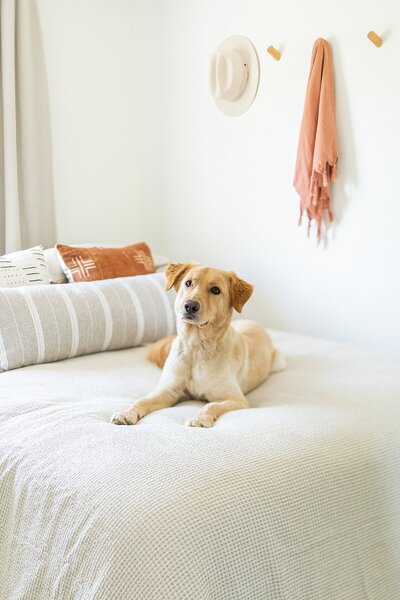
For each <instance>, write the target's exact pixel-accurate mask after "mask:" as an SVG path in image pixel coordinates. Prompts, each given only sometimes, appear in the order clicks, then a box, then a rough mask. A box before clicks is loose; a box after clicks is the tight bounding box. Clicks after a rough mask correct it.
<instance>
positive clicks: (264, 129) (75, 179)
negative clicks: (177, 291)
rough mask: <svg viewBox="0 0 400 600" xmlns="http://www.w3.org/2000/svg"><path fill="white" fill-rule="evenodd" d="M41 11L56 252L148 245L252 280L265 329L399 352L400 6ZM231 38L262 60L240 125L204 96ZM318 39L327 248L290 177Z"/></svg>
mask: <svg viewBox="0 0 400 600" xmlns="http://www.w3.org/2000/svg"><path fill="white" fill-rule="evenodd" d="M36 1H37V4H38V12H39V18H40V22H41V27H42V35H43V45H44V50H45V60H46V65H47V72H48V85H49V100H50V110H51V125H52V139H53V164H54V184H55V196H56V217H57V228H58V239H59V240H60V241H67V242H82V241H87V242H91V241H93V242H96V241H97V242H98V241H109V242H115V243H124V242H130V241H134V240H142V239H143V240H146V241H148V242H149V243H150V244H151V245H152V246H153V248H154V250H156V251H158V252H162V253H168V254H169V255H170V256H171V257H173V258H175V259H178V260H187V259H191V258H195V259H197V260H200V261H203V262H205V263H208V264H213V265H216V266H221V267H223V268H228V269H234V270H236V271H237V272H238V273H239V274H240V275H242V276H243V277H246V278H248V280H249V281H251V282H253V283H254V284H255V285H256V289H255V293H254V296H253V298H252V300H251V302H250V303H249V305H248V309H247V314H248V315H249V316H250V317H253V318H256V319H258V320H260V321H261V322H264V323H266V324H268V325H270V326H273V327H278V328H284V329H292V330H294V331H300V332H307V333H311V334H316V335H321V336H327V337H332V338H338V339H343V340H349V341H352V340H354V341H361V342H367V343H375V344H378V345H383V346H386V347H398V346H399V345H400V344H399V339H400V316H399V304H400V284H399V268H398V259H399V257H400V235H399V233H398V231H399V219H400V192H399V184H398V174H399V171H400V168H399V158H400V152H399V148H398V146H399V143H398V140H399V139H400V116H399V115H400V110H399V106H400V88H399V77H398V71H399V61H400V27H399V23H400V4H399V3H398V0H381V2H375V1H372V0H364V1H361V0H359V1H355V0H353V1H352V2H344V1H343V0H336V2H334V3H332V2H327V0H318V1H317V0H306V1H302V2H299V1H297V0H282V1H281V2H279V3H277V2H273V1H272V0H218V1H217V2H216V1H215V0H201V2H199V1H198V0H196V1H195V0H113V1H112V2H110V1H109V0H36ZM370 29H374V30H375V31H377V32H378V33H379V34H382V35H383V37H384V40H385V41H384V45H383V46H382V48H380V49H377V48H375V47H374V46H373V45H372V44H371V43H370V42H369V41H368V40H367V38H366V34H367V32H368V31H369V30H370ZM232 34H242V35H246V36H248V37H249V38H250V39H251V40H252V41H253V43H254V44H255V46H256V48H257V50H258V52H259V58H260V66H261V80H260V88H259V93H258V96H257V98H256V100H255V103H254V105H253V106H252V107H251V109H250V110H249V111H248V112H247V113H245V114H244V115H243V116H241V117H236V118H229V117H226V116H225V115H223V114H222V113H220V112H219V111H218V109H217V108H216V107H215V105H214V103H213V100H212V98H211V96H210V95H209V92H208V61H209V56H210V54H211V53H212V52H213V51H214V50H215V49H216V47H217V46H218V44H219V43H220V42H221V41H222V40H223V39H224V38H225V37H227V36H230V35H232ZM319 36H322V37H326V38H327V39H328V40H329V41H330V42H331V43H332V46H333V53H334V67H335V80H336V94H337V121H338V133H339V143H340V177H339V180H338V181H337V183H335V184H334V190H333V197H334V201H333V208H334V212H335V215H336V224H335V226H334V227H333V228H332V229H331V231H330V233H329V236H328V243H327V244H321V246H320V247H318V248H317V247H316V244H315V241H314V238H312V239H307V237H306V231H305V226H304V227H303V228H301V229H299V228H298V227H297V217H298V199H297V197H296V193H295V191H294V189H293V187H292V180H293V170H294V163H295V156H296V148H297V140H298V132H299V127H300V121H301V116H302V109H303V102H304V94H305V87H306V82H307V77H308V70H309V63H310V56H311V49H312V45H313V42H314V40H315V39H316V38H317V37H319ZM269 44H273V45H275V46H277V47H278V48H280V49H281V50H282V59H281V61H280V62H279V63H278V62H276V61H274V60H273V59H272V58H271V57H270V56H269V55H268V54H267V53H266V52H265V48H266V46H268V45H269Z"/></svg>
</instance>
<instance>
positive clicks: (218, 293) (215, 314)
mask: <svg viewBox="0 0 400 600" xmlns="http://www.w3.org/2000/svg"><path fill="white" fill-rule="evenodd" d="M165 274H166V277H167V285H166V289H167V290H170V289H171V288H172V287H174V288H175V289H176V291H177V292H178V294H177V298H176V302H175V310H176V315H177V318H178V320H180V321H182V322H183V323H186V324H188V325H195V326H197V327H201V328H203V327H206V326H207V325H208V324H214V325H218V324H220V323H223V322H225V321H227V320H229V319H230V316H231V313H232V309H233V308H234V309H235V310H237V311H238V312H241V311H242V308H243V306H244V304H245V303H246V302H247V300H248V299H249V298H250V296H251V294H252V293H253V286H252V285H250V283H247V282H246V281H244V280H243V279H241V278H240V277H238V276H237V275H236V273H233V272H232V271H221V270H220V269H212V268H210V267H203V266H202V265H198V264H195V263H184V264H182V263H170V264H168V265H167V267H166V269H165Z"/></svg>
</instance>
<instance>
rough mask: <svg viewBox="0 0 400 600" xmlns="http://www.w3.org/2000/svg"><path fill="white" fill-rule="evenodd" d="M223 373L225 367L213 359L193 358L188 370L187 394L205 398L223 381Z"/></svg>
mask: <svg viewBox="0 0 400 600" xmlns="http://www.w3.org/2000/svg"><path fill="white" fill-rule="evenodd" d="M225 371H226V368H225V366H224V365H222V364H221V362H220V361H218V360H216V359H215V358H211V359H208V360H206V359H205V358H204V356H200V357H193V360H192V361H191V363H190V365H189V369H188V378H187V390H188V392H189V393H190V394H191V395H192V396H194V397H195V398H200V397H201V398H207V397H208V396H210V393H211V392H212V391H213V390H215V388H216V387H218V385H219V383H220V382H221V380H223V379H225V377H226V373H225Z"/></svg>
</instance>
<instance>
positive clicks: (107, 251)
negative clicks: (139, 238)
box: [56, 242, 156, 283]
mask: <svg viewBox="0 0 400 600" xmlns="http://www.w3.org/2000/svg"><path fill="white" fill-rule="evenodd" d="M56 248H57V251H58V255H59V257H60V262H61V266H62V268H63V271H64V273H65V274H66V276H67V279H68V281H69V282H70V283H73V282H74V281H96V280H98V279H113V278H114V277H129V276H130V275H147V274H148V273H155V271H156V269H155V266H154V263H153V258H152V256H151V252H150V248H149V247H148V245H147V244H145V243H144V242H142V243H140V244H132V245H131V246H123V247H122V248H98V247H93V248H79V247H76V246H66V245H65V244H56Z"/></svg>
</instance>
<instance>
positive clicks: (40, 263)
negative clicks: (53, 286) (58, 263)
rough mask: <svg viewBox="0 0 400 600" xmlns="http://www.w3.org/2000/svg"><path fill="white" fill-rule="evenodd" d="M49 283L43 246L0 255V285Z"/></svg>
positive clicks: (15, 285)
mask: <svg viewBox="0 0 400 600" xmlns="http://www.w3.org/2000/svg"><path fill="white" fill-rule="evenodd" d="M44 283H46V284H47V283H50V279H49V274H48V271H47V266H46V261H45V258H44V253H43V246H35V247H34V248H29V249H28V250H19V251H18V252H11V253H10V254H4V255H3V256H0V287H17V286H20V285H43V284H44Z"/></svg>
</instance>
